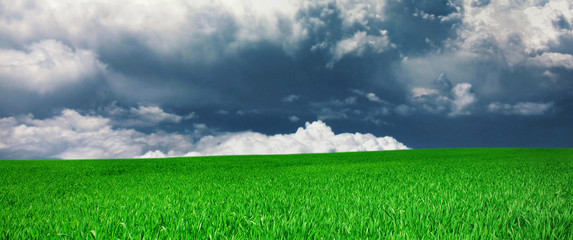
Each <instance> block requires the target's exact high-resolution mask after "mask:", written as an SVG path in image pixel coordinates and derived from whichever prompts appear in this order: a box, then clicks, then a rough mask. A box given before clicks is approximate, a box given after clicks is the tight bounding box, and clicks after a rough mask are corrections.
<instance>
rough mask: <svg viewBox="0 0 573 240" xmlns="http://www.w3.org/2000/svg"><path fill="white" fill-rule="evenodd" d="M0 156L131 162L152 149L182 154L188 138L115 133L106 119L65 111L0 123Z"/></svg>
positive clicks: (123, 130) (129, 132) (189, 145)
mask: <svg viewBox="0 0 573 240" xmlns="http://www.w3.org/2000/svg"><path fill="white" fill-rule="evenodd" d="M0 136H2V137H1V139H0V155H2V156H3V157H1V158H4V157H7V158H14V159H22V158H24V159H35V158H40V159H44V158H62V159H85V158H132V157H136V156H140V155H141V154H143V153H144V152H147V151H149V150H150V149H151V148H153V149H162V150H163V151H166V152H171V153H176V152H180V153H184V152H185V151H186V150H188V149H190V148H191V146H192V142H191V140H190V139H189V137H188V136H183V135H180V134H172V133H163V132H156V133H151V134H144V133H141V132H138V131H135V130H133V129H115V128H113V126H112V121H111V119H109V118H104V117H101V116H92V115H81V114H80V113H78V112H77V111H74V110H70V109H66V110H63V111H62V112H61V113H60V114H59V115H57V116H54V117H52V118H48V119H35V118H34V117H33V116H31V115H28V116H23V117H19V118H16V117H8V118H1V119H0Z"/></svg>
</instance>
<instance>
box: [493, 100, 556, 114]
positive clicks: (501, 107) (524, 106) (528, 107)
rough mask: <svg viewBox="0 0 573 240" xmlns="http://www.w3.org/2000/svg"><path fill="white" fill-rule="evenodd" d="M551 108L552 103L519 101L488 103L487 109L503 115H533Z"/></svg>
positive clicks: (543, 112)
mask: <svg viewBox="0 0 573 240" xmlns="http://www.w3.org/2000/svg"><path fill="white" fill-rule="evenodd" d="M551 108H553V103H552V102H548V103H534V102H520V103H516V104H514V105H511V104H503V103H498V102H495V103H490V104H489V105H488V110H489V111H490V112H493V113H502V114H505V115H521V116H534V115H543V114H545V113H547V112H548V111H549V110H551Z"/></svg>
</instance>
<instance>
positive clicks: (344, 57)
mask: <svg viewBox="0 0 573 240" xmlns="http://www.w3.org/2000/svg"><path fill="white" fill-rule="evenodd" d="M1 5H2V6H3V7H2V8H0V11H1V12H0V34H1V35H2V36H3V38H2V39H0V53H2V54H1V55H0V87H1V88H0V117H4V118H8V117H13V116H19V115H25V114H29V113H31V114H33V115H34V116H35V117H37V118H39V119H50V118H52V117H55V116H58V115H61V112H62V111H63V110H64V109H71V110H74V111H77V112H79V113H82V114H83V115H81V116H83V117H86V116H92V115H89V114H94V115H93V116H100V117H101V118H105V119H109V121H110V125H109V126H110V127H111V128H112V129H114V130H116V129H119V128H126V129H135V130H137V131H138V133H140V134H153V133H154V132H156V131H164V132H168V133H169V134H177V133H181V134H185V136H186V137H187V138H189V139H193V140H198V139H200V138H201V137H202V135H203V134H207V133H208V132H209V133H213V134H215V135H216V134H221V133H223V132H240V131H247V130H250V131H253V132H260V133H263V134H279V133H285V132H292V130H293V129H296V128H297V127H300V126H301V124H303V123H304V122H313V121H315V120H317V119H320V120H324V121H326V123H327V124H329V125H330V126H332V127H333V129H334V130H335V132H339V131H341V132H357V131H360V132H368V133H372V134H375V135H376V136H379V135H390V136H393V137H396V138H397V139H398V140H400V141H403V142H404V143H405V144H406V145H408V146H409V147H414V148H419V147H463V146H468V147H469V146H484V147H487V146H570V145H567V143H570V142H572V141H571V137H570V136H571V135H566V134H563V132H565V133H567V132H571V131H572V127H571V126H568V125H567V124H565V122H566V120H567V119H571V115H572V114H571V109H572V108H573V106H571V100H570V99H571V98H572V96H573V82H572V81H573V80H572V79H573V78H572V77H573V55H572V54H573V48H572V47H571V46H573V45H571V43H572V42H573V40H572V39H573V30H571V26H573V15H572V12H573V4H571V3H570V2H569V1H567V0H551V1H530V2H496V1H476V0H456V1H413V0H407V1H368V0H366V1H304V0H300V1H290V2H281V3H280V4H279V3H270V2H268V1H262V0H252V1H241V2H231V1H190V2H188V1H183V0H173V1H167V2H157V3H149V4H141V3H139V2H137V1H131V0H123V1H116V2H89V4H84V3H81V4H80V3H78V2H76V1H59V2H57V3H54V4H48V3H47V2H43V1H28V3H26V4H25V3H23V2H5V1H3V2H2V4H1ZM127 6H129V7H127ZM87 8H89V9H90V11H85V9H87ZM68 10H70V11H68ZM72 10H73V11H72ZM72 23H73V24H72ZM16 99H18V100H17V101H16ZM114 107H115V108H117V109H121V110H122V111H123V112H122V113H121V114H116V115H114V114H111V113H110V109H111V108H114ZM117 109H116V110H117ZM223 111H224V112H226V113H227V114H219V113H222V112H223ZM88 113H89V114H88ZM191 113H194V114H195V116H196V117H188V116H190V115H189V114H191ZM85 114H88V115H85ZM138 114H139V115H138ZM186 117H188V118H186ZM534 125H539V126H537V127H535V128H534V129H532V130H531V131H529V130H527V129H528V128H531V127H532V126H534ZM198 126H199V127H198ZM200 126H204V127H200ZM205 126H207V127H205ZM488 126H489V128H488ZM200 129H209V130H205V131H200ZM497 131H499V132H500V133H498V132H497ZM500 134H501V135H502V136H500ZM122 136H123V135H122ZM126 136H128V135H126ZM129 136H132V137H133V136H135V135H129ZM410 143H411V144H410ZM138 144H139V145H138V146H141V147H142V149H143V148H145V150H148V149H151V147H150V146H151V145H146V144H147V143H145V144H140V143H138ZM190 144H191V143H190ZM136 145H137V144H136ZM177 149H178V150H177V151H178V153H183V152H184V151H182V150H181V149H180V148H177ZM159 150H160V152H162V153H164V154H167V155H169V154H168V152H169V149H168V147H162V148H161V149H159ZM141 151H143V150H141V149H139V150H138V151H131V152H130V153H135V152H137V153H138V154H143V153H144V152H141ZM150 151H151V150H150ZM50 154H51V155H50V156H56V155H57V153H50ZM22 156H24V155H22Z"/></svg>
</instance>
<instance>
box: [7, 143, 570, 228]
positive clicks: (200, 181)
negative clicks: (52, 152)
mask: <svg viewBox="0 0 573 240" xmlns="http://www.w3.org/2000/svg"><path fill="white" fill-rule="evenodd" d="M572 190H573V149H447V150H444V149H434V150H405V151H385V152H361V153H333V154H306V155H275V156H225V157H195V158H171V159H125V160H78V161H69V160H68V161H0V239H34V238H36V239H37V238H41V239H46V238H47V239H117V238H119V239H143V238H145V239H155V238H158V239H168V238H172V239H206V238H217V239H244V238H257V239H258V238H265V239H293V238H297V239H309V238H310V239H316V238H324V239H334V238H336V239H357V238H360V239H366V238H370V239H378V238H384V239H388V238H390V239H393V238H398V239H402V238H407V239H422V238H426V239H427V238H429V239H444V238H456V239H459V238H463V239H466V238H467V239H477V238H485V239H494V238H500V239H508V238H516V239H573V193H572Z"/></svg>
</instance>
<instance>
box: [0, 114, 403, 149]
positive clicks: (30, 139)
mask: <svg viewBox="0 0 573 240" xmlns="http://www.w3.org/2000/svg"><path fill="white" fill-rule="evenodd" d="M143 109H145V108H143ZM204 128H205V125H200V124H199V125H197V129H196V130H197V131H195V132H196V133H198V132H200V131H203V130H204ZM0 136H1V138H0V158H12V159H21V158H27V159H34V158H40V159H43V158H61V159H86V158H133V157H138V156H143V157H165V156H183V155H187V156H195V155H235V154H287V153H318V152H342V151H377V150H392V149H406V148H407V147H406V146H405V145H404V144H402V143H400V142H398V141H396V139H394V138H392V137H381V138H377V137H375V136H374V135H372V134H360V133H356V134H350V133H342V134H334V133H333V132H332V129H331V128H330V127H328V126H327V125H326V124H325V123H323V122H321V121H317V122H313V123H306V127H305V128H299V129H298V130H297V132H296V133H293V134H277V135H270V136H268V135H265V134H261V133H256V132H240V133H226V134H222V135H215V136H212V135H210V136H205V137H202V138H201V139H200V140H199V141H198V142H197V143H196V144H193V136H191V135H182V134H177V133H166V132H153V133H149V134H146V133H142V132H139V131H136V130H134V129H125V128H116V127H115V126H114V125H113V121H112V120H111V119H109V118H105V117H102V116H97V115H82V114H80V113H78V112H77V111H74V110H70V109H66V110H63V111H62V112H61V113H60V114H59V115H57V116H54V117H52V118H47V119H36V118H34V117H33V116H31V115H28V116H22V117H19V118H16V117H8V118H1V119H0Z"/></svg>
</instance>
